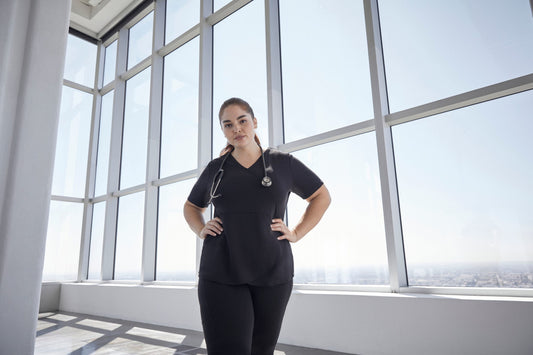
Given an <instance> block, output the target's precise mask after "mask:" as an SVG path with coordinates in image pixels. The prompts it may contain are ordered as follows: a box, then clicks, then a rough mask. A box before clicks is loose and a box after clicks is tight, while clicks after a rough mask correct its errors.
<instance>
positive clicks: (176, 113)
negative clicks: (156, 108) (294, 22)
mask: <svg viewBox="0 0 533 355" xmlns="http://www.w3.org/2000/svg"><path fill="white" fill-rule="evenodd" d="M198 42H199V40H198V38H195V39H194V40H192V41H191V42H189V43H187V44H185V45H184V46H182V47H180V48H178V49H177V50H175V51H174V52H172V53H170V54H169V55H168V56H166V57H165V74H164V75H165V76H164V86H163V120H162V129H161V171H160V176H161V177H165V176H169V175H174V174H178V173H180V172H184V171H187V170H193V169H196V167H197V165H198V90H199V89H198V76H199V58H198V51H199V47H198Z"/></svg>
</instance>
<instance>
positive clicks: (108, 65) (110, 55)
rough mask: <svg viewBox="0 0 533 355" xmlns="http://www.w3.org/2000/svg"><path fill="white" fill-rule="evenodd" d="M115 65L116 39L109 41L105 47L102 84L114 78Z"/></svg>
mask: <svg viewBox="0 0 533 355" xmlns="http://www.w3.org/2000/svg"><path fill="white" fill-rule="evenodd" d="M116 65H117V41H115V42H113V43H111V44H110V45H109V46H107V47H106V49H105V64H104V85H105V84H107V83H109V82H111V81H113V80H115V70H116Z"/></svg>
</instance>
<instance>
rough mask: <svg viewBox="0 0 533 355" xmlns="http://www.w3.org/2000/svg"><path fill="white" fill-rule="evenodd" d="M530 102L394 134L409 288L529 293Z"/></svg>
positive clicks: (485, 107) (504, 102)
mask: <svg viewBox="0 0 533 355" xmlns="http://www.w3.org/2000/svg"><path fill="white" fill-rule="evenodd" d="M531 102H533V92H532V91H529V92H525V93H521V94H516V95H513V96H509V97H505V98H502V99H499V100H493V101H489V102H486V103H483V104H478V105H475V106H470V107H467V108H464V109H460V110H455V111H451V112H447V113H444V114H440V115H437V116H433V117H429V118H425V119H420V120H417V121H414V122H410V123H406V124H402V125H399V126H395V127H393V134H394V146H395V157H396V164H397V178H398V187H399V193H400V205H401V212H402V228H403V235H404V243H405V254H406V259H407V271H408V276H409V283H410V284H411V285H429V286H478V287H484V286H490V287H533V219H532V218H531V211H532V210H533V192H532V189H531V182H532V181H533V160H532V159H531V152H532V151H533V141H532V140H531V132H532V131H533V121H532V120H531V115H530V112H531Z"/></svg>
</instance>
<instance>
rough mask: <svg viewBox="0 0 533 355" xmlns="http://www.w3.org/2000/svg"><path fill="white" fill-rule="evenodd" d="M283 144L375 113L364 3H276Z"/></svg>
mask: <svg viewBox="0 0 533 355" xmlns="http://www.w3.org/2000/svg"><path fill="white" fill-rule="evenodd" d="M280 27H281V54H282V58H281V59H282V72H283V111H284V113H283V117H284V128H285V142H290V141H294V140H296V139H300V138H305V137H307V136H311V135H314V134H318V133H322V132H325V131H329V130H332V129H335V128H340V127H343V126H346V125H349V124H353V123H356V122H361V121H364V120H369V119H372V118H373V117H374V113H373V106H372V92H371V87H370V71H369V66H368V50H367V42H366V32H365V21H364V11H363V2H362V1H353V0H337V1H328V0H282V1H280Z"/></svg>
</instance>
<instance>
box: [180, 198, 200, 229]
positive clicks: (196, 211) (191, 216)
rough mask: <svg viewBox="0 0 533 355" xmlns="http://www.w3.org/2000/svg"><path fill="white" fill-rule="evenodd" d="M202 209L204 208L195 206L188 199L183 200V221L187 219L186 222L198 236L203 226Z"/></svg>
mask: <svg viewBox="0 0 533 355" xmlns="http://www.w3.org/2000/svg"><path fill="white" fill-rule="evenodd" d="M204 211H205V208H204V209H202V208H200V207H198V206H195V205H193V204H192V203H191V202H189V201H187V202H185V205H184V206H183V216H184V217H185V221H187V224H188V225H189V227H190V228H191V230H192V231H193V232H194V233H195V234H196V235H197V236H200V233H201V231H202V229H203V228H204V227H205V221H204Z"/></svg>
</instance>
